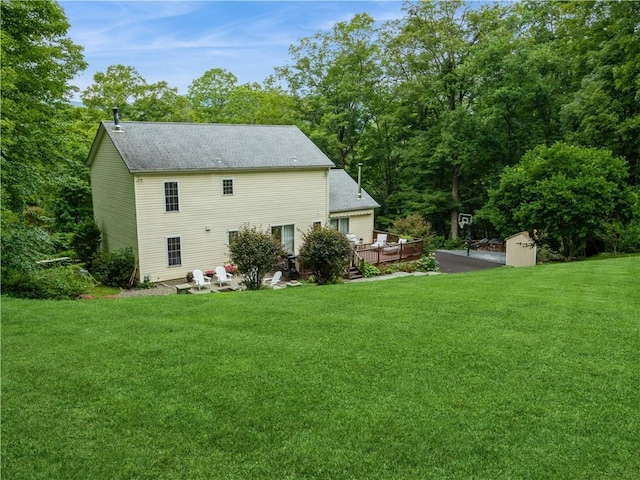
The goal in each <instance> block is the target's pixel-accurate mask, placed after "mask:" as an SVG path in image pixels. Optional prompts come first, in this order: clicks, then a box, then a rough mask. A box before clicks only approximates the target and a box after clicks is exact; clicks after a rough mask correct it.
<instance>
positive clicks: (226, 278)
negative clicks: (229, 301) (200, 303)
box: [216, 267, 232, 286]
mask: <svg viewBox="0 0 640 480" xmlns="http://www.w3.org/2000/svg"><path fill="white" fill-rule="evenodd" d="M231 277H232V275H231V274H230V273H228V272H227V271H226V270H225V268H224V267H216V282H218V285H220V286H222V284H223V283H228V284H229V285H231Z"/></svg>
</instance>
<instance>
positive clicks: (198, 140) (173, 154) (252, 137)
mask: <svg viewBox="0 0 640 480" xmlns="http://www.w3.org/2000/svg"><path fill="white" fill-rule="evenodd" d="M120 126H121V127H122V131H120V132H116V131H114V123H113V122H102V124H101V127H100V128H104V129H105V131H106V133H107V135H109V137H110V138H111V140H112V141H113V143H114V145H115V146H116V148H117V149H118V151H119V152H120V155H121V156H122V158H123V160H124V161H125V163H126V165H127V167H128V168H129V170H130V171H131V172H166V171H174V172H175V171H194V170H210V171H211V170H231V169H274V168H275V169H278V168H287V169H288V168H319V167H325V168H328V167H332V166H333V165H334V164H333V162H332V161H331V160H330V159H329V158H328V157H327V156H326V155H325V154H324V153H322V151H321V150H320V149H319V148H318V147H316V145H315V144H314V143H313V142H312V141H311V140H309V138H307V136H306V135H305V134H304V133H302V132H301V131H300V130H299V129H298V128H297V127H295V126H292V125H283V126H280V125H276V126H272V125H221V124H209V123H158V122H121V123H120Z"/></svg>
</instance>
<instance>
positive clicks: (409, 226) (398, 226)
mask: <svg viewBox="0 0 640 480" xmlns="http://www.w3.org/2000/svg"><path fill="white" fill-rule="evenodd" d="M389 230H390V231H391V232H393V233H396V234H398V235H400V236H401V237H420V238H422V239H423V248H424V249H425V250H427V249H433V248H434V245H435V239H436V236H435V234H434V232H433V230H432V229H431V223H429V222H428V221H426V220H425V219H424V218H423V217H422V215H420V214H419V213H412V214H411V215H407V216H406V217H402V218H396V219H395V220H394V221H393V224H392V226H391V228H390V229H389Z"/></svg>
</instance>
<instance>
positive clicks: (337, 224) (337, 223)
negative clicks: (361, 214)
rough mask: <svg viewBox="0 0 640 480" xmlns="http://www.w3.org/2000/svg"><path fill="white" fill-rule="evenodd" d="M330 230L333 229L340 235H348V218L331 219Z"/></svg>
mask: <svg viewBox="0 0 640 480" xmlns="http://www.w3.org/2000/svg"><path fill="white" fill-rule="evenodd" d="M331 228H335V229H336V230H338V231H340V232H342V233H349V217H342V218H332V219H331Z"/></svg>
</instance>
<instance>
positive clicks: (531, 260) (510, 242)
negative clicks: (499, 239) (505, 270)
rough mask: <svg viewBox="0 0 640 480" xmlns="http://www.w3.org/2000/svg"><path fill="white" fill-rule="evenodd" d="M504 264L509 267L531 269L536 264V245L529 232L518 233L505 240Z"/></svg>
mask: <svg viewBox="0 0 640 480" xmlns="http://www.w3.org/2000/svg"><path fill="white" fill-rule="evenodd" d="M506 243H507V258H506V264H507V265H508V266H511V267H533V266H535V264H536V253H537V249H536V244H535V242H534V241H533V240H532V239H531V238H530V237H529V232H520V233H518V234H516V235H513V236H511V237H509V238H507V241H506Z"/></svg>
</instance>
